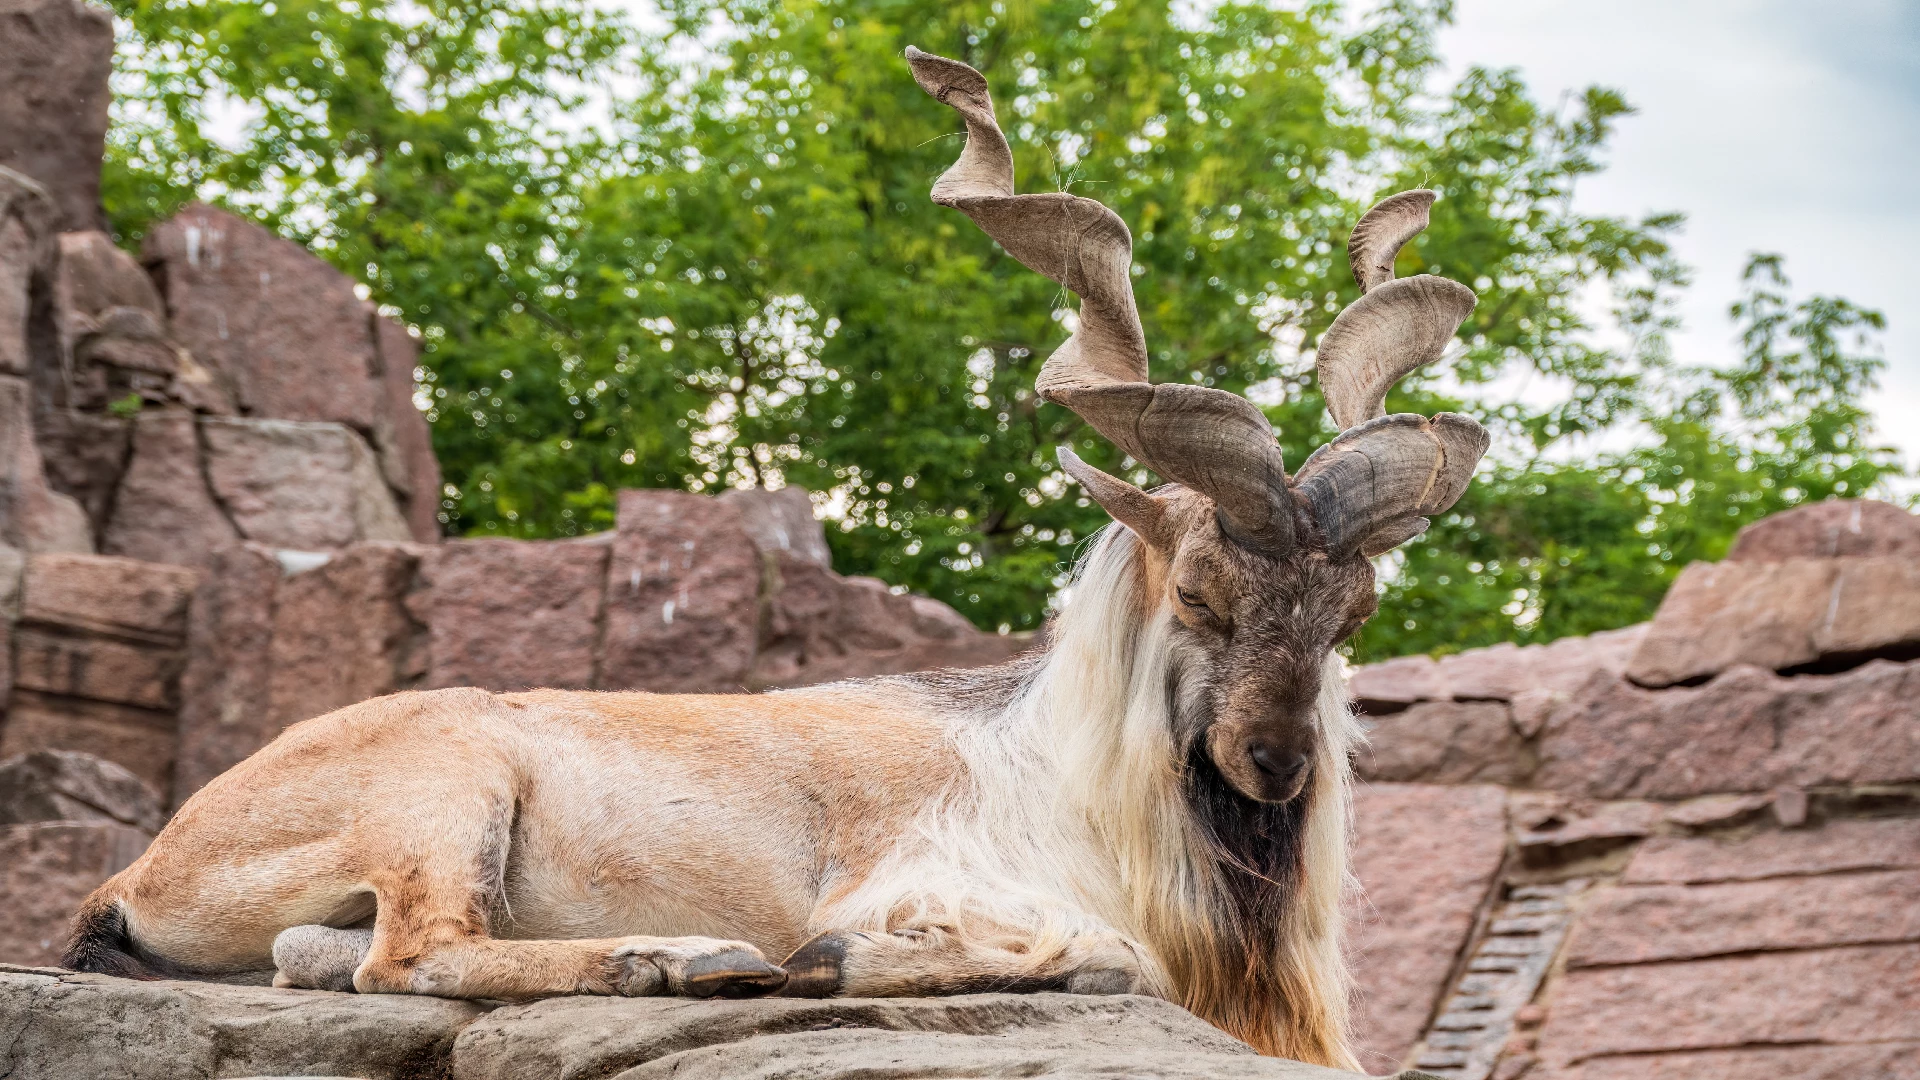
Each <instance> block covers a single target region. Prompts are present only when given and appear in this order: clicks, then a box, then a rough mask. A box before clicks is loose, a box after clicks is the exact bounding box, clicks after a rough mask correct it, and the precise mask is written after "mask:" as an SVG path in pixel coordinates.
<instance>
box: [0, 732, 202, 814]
mask: <svg viewBox="0 0 1920 1080" xmlns="http://www.w3.org/2000/svg"><path fill="white" fill-rule="evenodd" d="M43 821H118V822H120V823H121V824H123V825H132V826H134V827H135V828H138V829H141V830H143V831H145V832H148V833H155V832H159V831H160V826H161V824H162V823H163V822H164V821H165V818H164V817H163V816H162V814H161V812H160V796H159V795H158V794H157V793H156V792H155V791H154V790H153V789H152V788H150V787H148V786H147V785H146V784H145V783H144V782H142V781H141V779H140V778H139V777H137V776H135V775H133V774H132V773H130V772H128V771H127V770H125V769H123V768H121V767H120V766H118V765H115V764H114V763H113V762H111V761H107V760H104V759H102V758H97V757H94V756H93V755H92V754H80V753H74V752H72V751H67V750H42V751H39V752H38V753H32V754H22V755H21V756H19V757H14V758H8V759H7V760H5V761H0V825H31V824H36V823H39V822H43Z"/></svg>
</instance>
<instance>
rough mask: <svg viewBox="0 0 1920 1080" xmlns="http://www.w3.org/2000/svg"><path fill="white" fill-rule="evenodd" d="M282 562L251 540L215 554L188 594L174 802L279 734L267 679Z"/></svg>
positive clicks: (270, 663)
mask: <svg viewBox="0 0 1920 1080" xmlns="http://www.w3.org/2000/svg"><path fill="white" fill-rule="evenodd" d="M280 577H281V570H280V563H279V561H278V560H276V559H275V558H274V557H273V553H272V552H271V551H269V550H267V549H266V548H262V547H259V546H258V545H254V544H238V545H234V546H231V547H227V548H223V549H220V550H218V551H215V552H213V553H212V555H211V556H210V558H209V560H208V563H207V572H206V575H205V576H204V577H203V579H202V581H201V584H200V587H199V589H198V590H197V591H196V592H195V593H194V597H193V629H192V632H191V634H190V635H189V637H188V640H187V657H188V659H187V667H186V671H185V672H183V673H182V674H181V676H180V748H179V761H178V764H177V765H176V767H175V769H174V778H173V793H172V796H173V797H172V802H173V805H175V806H178V805H179V804H181V803H183V802H185V801H186V799H187V796H189V795H191V794H193V793H194V792H196V791H198V790H200V788H201V787H202V786H204V785H205V784H206V782H207V781H209V780H211V779H213V778H214V777H216V776H218V775H220V774H221V773H223V772H226V771H227V770H228V769H230V768H232V767H233V766H235V765H237V764H239V763H240V762H241V761H242V760H244V759H245V758H246V757H247V755H249V754H251V753H253V752H254V751H255V750H257V749H259V748H260V747H262V746H265V745H266V744H267V743H268V742H270V741H272V739H273V737H274V736H275V735H277V734H279V733H280V729H281V726H282V725H281V724H280V723H279V721H278V719H277V718H276V717H275V716H274V715H273V711H272V701H271V697H270V693H269V684H270V681H271V679H272V674H273V667H272V660H271V653H272V649H273V600H274V594H275V593H276V592H278V591H279V587H280Z"/></svg>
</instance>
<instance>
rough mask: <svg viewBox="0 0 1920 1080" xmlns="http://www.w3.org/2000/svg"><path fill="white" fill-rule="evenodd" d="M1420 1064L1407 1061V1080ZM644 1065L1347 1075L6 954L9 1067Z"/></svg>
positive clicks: (1161, 1033)
mask: <svg viewBox="0 0 1920 1080" xmlns="http://www.w3.org/2000/svg"><path fill="white" fill-rule="evenodd" d="M1416 1075H1418V1074H1414V1073H1406V1074H1402V1076H1403V1080H1413V1078H1414V1077H1415V1076H1416ZM29 1076H32V1077H39V1076H48V1077H55V1076H57V1077H60V1078H61V1080H96V1078H97V1080H109V1078H111V1080H176V1078H178V1080H205V1078H207V1077H254V1076H259V1077H266V1076H287V1077H291V1076H299V1077H332V1076H343V1077H344V1076H351V1077H357V1078H361V1080H533V1078H540V1080H547V1078H553V1080H607V1078H614V1077H618V1078H622V1080H639V1078H641V1077H652V1076H660V1077H666V1076H672V1077H674V1078H675V1080H687V1078H690V1077H716V1078H718V1077H726V1078H728V1080H739V1078H747V1077H769V1078H771V1077H775V1076H778V1077H788V1078H799V1077H807V1078H819V1080H831V1078H846V1080H854V1078H856V1077H857V1078H859V1080H890V1078H894V1077H902V1078H904V1077H963V1076H964V1077H992V1076H1009V1077H1012V1076H1018V1077H1030V1076H1048V1077H1080V1076H1087V1077H1094V1076H1100V1077H1119V1076H1126V1077H1147V1078H1158V1077H1167V1078H1191V1080H1203V1078H1222V1080H1239V1078H1247V1080H1340V1078H1342V1077H1347V1078H1351V1077H1353V1076H1354V1074H1353V1073H1347V1072H1341V1071H1338V1070H1334V1069H1325V1068H1321V1067H1319V1066H1314V1065H1302V1064H1299V1063H1297V1062H1291V1061H1283V1060H1280V1059H1278V1058H1267V1057H1261V1056H1259V1055H1257V1054H1255V1053H1254V1052H1253V1051H1252V1050H1251V1049H1250V1048H1248V1047H1247V1046H1245V1045H1244V1044H1242V1043H1240V1042H1237V1041H1235V1040H1234V1039H1231V1038H1229V1037H1227V1036H1226V1035H1224V1034H1222V1033H1221V1032H1219V1031H1218V1030H1216V1029H1214V1028H1213V1027H1211V1026H1209V1025H1208V1024H1206V1023H1205V1022H1203V1021H1201V1020H1199V1019H1197V1018H1195V1017H1194V1016H1192V1015H1191V1014H1189V1013H1187V1012H1186V1011H1184V1010H1182V1009H1180V1008H1179V1007H1177V1006H1175V1005H1172V1004H1169V1003H1167V1002H1165V1001H1160V1000H1158V999H1156V998H1146V997H1131V996H1116V997H1081V996H1075V995H1069V994H975V995H967V996H962V997H952V998H895V999H884V1000H860V999H846V1000H831V1001H805V1000H788V999H782V998H771V999H763V1000H758V1001H694V1000H688V999H682V998H595V997H569V998H553V999H549V1000H546V1001H538V1002H532V1003H529V1004H524V1005H507V1006H500V1007H497V1008H489V1006H487V1005H483V1004H479V1003H475V1002H467V1001H450V1000H446V999H443V998H432V997H414V996H409V995H398V994H394V995H388V994H377V995H376V994H368V995H357V994H333V993H327V992H325V991H318V990H273V989H269V988H267V987H259V986H230V985H222V984H216V983H197V982H170V981H154V982H135V981H131V980H127V979H114V978H108V977H107V976H104V975H81V974H74V973H72V972H64V971H60V970H58V969H55V968H31V967H20V966H15V965H5V964H0V1077H29Z"/></svg>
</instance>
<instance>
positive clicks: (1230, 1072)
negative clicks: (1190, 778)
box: [453, 994, 1352, 1080]
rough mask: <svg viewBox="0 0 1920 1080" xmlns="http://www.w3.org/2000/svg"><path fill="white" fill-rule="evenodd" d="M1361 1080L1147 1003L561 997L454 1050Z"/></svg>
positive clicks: (812, 1067)
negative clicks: (1274, 1053)
mask: <svg viewBox="0 0 1920 1080" xmlns="http://www.w3.org/2000/svg"><path fill="white" fill-rule="evenodd" d="M616 1072H617V1073H618V1074H619V1075H620V1076H622V1077H630V1078H634V1080H638V1078H640V1077H652V1076H660V1077H667V1076H672V1077H716V1078H717V1077H727V1078H730V1080H737V1078H743V1077H775V1076H788V1077H791V1076H807V1077H819V1078H822V1080H826V1078H838V1077H844V1078H848V1080H852V1078H855V1077H861V1078H873V1080H887V1078H892V1077H902V1078H905V1077H924V1076H929V1075H939V1076H1077V1077H1079V1076H1101V1075H1125V1076H1139V1077H1162V1076H1165V1077H1195V1078H1199V1077H1243V1076H1244V1077H1271V1078H1273V1080H1321V1078H1325V1080H1335V1078H1336V1077H1343V1076H1351V1075H1352V1074H1350V1073H1342V1072H1336V1071H1333V1070H1330V1069H1322V1068H1317V1067H1314V1066H1308V1065H1300V1064H1296V1063H1293V1062H1287V1061H1280V1060H1277V1059H1273V1058H1262V1057H1259V1056H1256V1055H1255V1054H1253V1052H1252V1051H1251V1050H1249V1049H1248V1048H1247V1047H1246V1046H1244V1045H1242V1044H1240V1043H1238V1042H1235V1041H1234V1040H1232V1039H1230V1038H1228V1037H1226V1036H1225V1035H1222V1034H1221V1033H1220V1032H1219V1031H1217V1030H1215V1029H1213V1028H1211V1027H1209V1026H1208V1025H1206V1024H1205V1023H1203V1022H1201V1021H1199V1020H1197V1019H1195V1018H1194V1017H1193V1016H1191V1015H1189V1014H1187V1013H1185V1012H1183V1011H1181V1010H1180V1009H1178V1008H1176V1007H1175V1006H1173V1005H1170V1004H1168V1003H1166V1002H1164V1001H1159V1000H1157V999H1153V998H1143V997H1124V996H1123V997H1085V996H1071V995H1063V994H1023V995H1011V994H976V995H968V996H964V997H955V998H932V999H914V998H901V999H893V1000H828V1001H804V1000H786V999H779V998H774V999H767V1000H761V1001H741V1002H710V1001H709V1002H701V1001H675V1000H666V999H625V1000H622V999H608V998H556V999H553V1000H551V1001H542V1002H536V1003H533V1004H530V1005H520V1006H509V1007H507V1008H503V1009H499V1010H496V1011H494V1012H492V1013H489V1014H488V1015H486V1016H483V1017H481V1018H480V1019H478V1020H476V1021H475V1022H474V1023H472V1024H471V1025H469V1026H468V1027H467V1029H466V1030H465V1031H463V1032H461V1034H460V1037H459V1039H458V1041H457V1042H456V1043H455V1045H454V1053H453V1077H454V1080H509V1078H512V1080H518V1078H520V1077H530V1076H583V1077H584V1076H611V1075H613V1074H615V1073H616Z"/></svg>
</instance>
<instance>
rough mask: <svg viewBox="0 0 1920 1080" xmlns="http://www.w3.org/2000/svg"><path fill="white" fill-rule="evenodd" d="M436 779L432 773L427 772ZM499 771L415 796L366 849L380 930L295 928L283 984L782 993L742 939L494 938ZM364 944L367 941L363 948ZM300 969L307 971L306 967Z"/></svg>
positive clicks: (504, 786)
mask: <svg viewBox="0 0 1920 1080" xmlns="http://www.w3.org/2000/svg"><path fill="white" fill-rule="evenodd" d="M429 775H430V776H431V774H429ZM507 776H508V774H507V772H506V771H505V770H504V769H503V770H500V771H499V772H498V773H497V774H495V775H494V776H492V777H489V778H488V779H491V780H493V782H492V783H475V782H473V778H472V777H471V776H469V777H467V778H465V779H464V782H461V783H447V784H445V785H444V786H443V787H441V789H440V790H437V791H433V790H427V789H424V788H423V789H416V790H415V791H414V793H413V794H414V795H415V798H416V800H417V801H416V802H415V804H414V809H413V812H412V814H411V816H410V817H409V819H408V820H407V821H406V822H405V823H404V826H396V827H389V828H386V829H385V830H384V832H383V833H382V835H381V837H380V839H381V840H383V841H384V844H375V843H371V842H370V843H369V844H368V845H367V847H368V849H369V850H370V852H371V853H372V854H373V855H374V856H375V857H377V858H378V859H379V862H378V864H377V865H375V866H373V867H370V868H369V869H368V870H367V871H366V877H365V882H366V885H367V886H368V887H370V888H371V890H372V892H373V897H374V917H373V930H372V933H371V936H370V937H366V938H364V939H363V938H362V937H361V936H360V934H359V933H356V932H352V931H330V930H327V929H326V928H325V927H296V928H294V929H293V930H289V931H285V932H283V933H282V934H281V935H280V938H279V939H278V940H276V942H275V945H276V948H275V953H276V959H277V958H278V954H279V953H281V952H282V951H283V950H282V949H281V948H279V946H280V945H281V944H282V943H284V944H285V946H286V949H285V950H284V951H285V952H286V954H287V956H288V958H289V961H290V968H283V969H282V970H281V973H280V974H281V979H280V981H281V982H282V984H289V983H292V984H300V983H301V982H302V981H303V977H304V978H307V979H310V980H311V981H312V982H314V983H319V982H321V981H323V980H325V981H328V982H330V983H332V984H334V985H337V984H338V975H339V972H338V969H339V967H340V966H341V964H342V963H343V962H344V959H345V958H347V957H350V956H357V957H358V958H359V959H358V961H357V964H356V966H355V967H354V968H353V969H352V979H351V983H352V986H353V988H354V989H356V990H358V991H359V992H361V993H363V994H366V993H376V994H433V995H437V996H440V997H453V998H500V999H503V1000H518V999H524V998H536V997H547V996H551V995H558V994H622V995H634V996H639V995H655V994H685V995H691V996H695V997H713V996H728V997H744V996H749V995H753V994H764V993H767V992H769V991H771V990H776V989H778V988H779V987H780V986H782V985H783V984H785V983H786V981H787V974H786V972H785V971H782V970H781V969H780V968H777V967H775V966H773V965H772V964H770V963H768V962H767V959H766V957H764V956H762V955H760V952H759V950H757V949H755V948H754V947H753V946H751V945H749V944H747V943H745V942H742V941H722V940H719V939H716V938H703V937H671V938H661V937H621V938H601V939H594V940H578V941H517V940H499V939H495V938H493V937H492V936H491V926H490V922H491V920H492V918H493V916H494V914H495V912H497V911H500V910H502V908H503V905H504V902H505V901H504V893H505V882H504V877H505V867H506V864H507V861H508V845H509V844H510V843H511V836H512V831H513V814H514V798H513V791H512V787H511V785H510V784H509V783H507V782H506V778H507ZM363 942H364V944H363ZM301 969H305V970H301Z"/></svg>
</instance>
